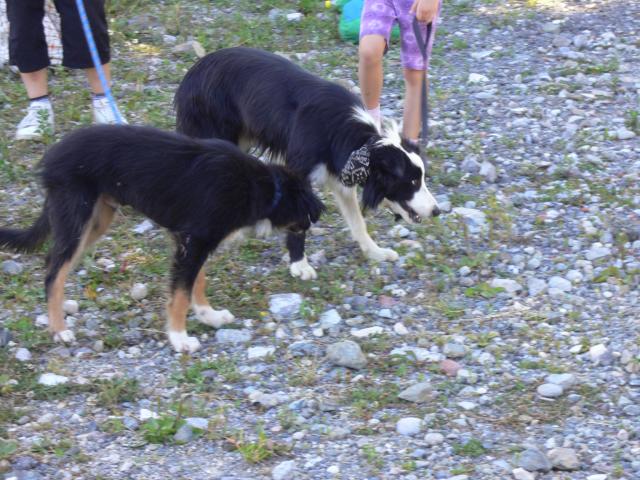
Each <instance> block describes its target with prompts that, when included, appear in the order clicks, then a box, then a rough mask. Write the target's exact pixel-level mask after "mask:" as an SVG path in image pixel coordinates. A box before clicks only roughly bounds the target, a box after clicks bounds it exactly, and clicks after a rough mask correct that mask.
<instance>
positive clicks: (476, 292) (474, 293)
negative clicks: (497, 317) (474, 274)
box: [464, 282, 505, 298]
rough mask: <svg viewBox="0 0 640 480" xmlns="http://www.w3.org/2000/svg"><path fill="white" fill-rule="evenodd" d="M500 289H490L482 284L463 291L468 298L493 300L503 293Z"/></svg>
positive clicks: (487, 285)
mask: <svg viewBox="0 0 640 480" xmlns="http://www.w3.org/2000/svg"><path fill="white" fill-rule="evenodd" d="M504 291H505V290H504V288H502V287H491V286H490V285H489V284H488V283H486V282H482V283H479V284H478V285H475V286H473V287H469V288H467V289H465V291H464V294H465V296H467V297H470V298H478V297H482V298H493V297H495V296H496V295H498V294H499V293H501V292H504Z"/></svg>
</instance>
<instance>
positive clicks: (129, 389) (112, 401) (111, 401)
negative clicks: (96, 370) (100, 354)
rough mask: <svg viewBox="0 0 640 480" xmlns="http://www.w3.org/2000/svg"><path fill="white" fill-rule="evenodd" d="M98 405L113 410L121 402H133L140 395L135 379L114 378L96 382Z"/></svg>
mask: <svg viewBox="0 0 640 480" xmlns="http://www.w3.org/2000/svg"><path fill="white" fill-rule="evenodd" d="M97 388H98V405H100V406H102V407H107V408H115V407H117V406H118V405H119V404H121V403H123V402H133V401H134V400H136V399H137V398H138V396H139V394H140V385H139V384H138V380H136V379H135V378H115V379H113V380H106V381H102V382H98V385H97Z"/></svg>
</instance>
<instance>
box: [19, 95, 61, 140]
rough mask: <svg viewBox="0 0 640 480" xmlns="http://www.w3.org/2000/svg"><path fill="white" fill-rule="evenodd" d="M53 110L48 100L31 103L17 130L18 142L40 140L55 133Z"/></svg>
mask: <svg viewBox="0 0 640 480" xmlns="http://www.w3.org/2000/svg"><path fill="white" fill-rule="evenodd" d="M53 127H54V123H53V108H52V107H51V102H50V101H49V99H48V98H45V99H41V100H34V101H31V103H30V104H29V108H28V109H27V114H26V115H25V116H24V118H23V119H22V120H20V123H19V124H18V127H17V128H16V140H40V139H41V138H42V136H43V135H44V134H45V133H53Z"/></svg>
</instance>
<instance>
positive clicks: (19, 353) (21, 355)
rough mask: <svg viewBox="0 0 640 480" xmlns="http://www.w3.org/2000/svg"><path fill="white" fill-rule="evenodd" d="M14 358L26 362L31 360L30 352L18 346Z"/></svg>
mask: <svg viewBox="0 0 640 480" xmlns="http://www.w3.org/2000/svg"><path fill="white" fill-rule="evenodd" d="M16 360H18V361H20V362H28V361H29V360H31V352H30V351H29V350H27V349H26V348H19V349H18V350H16Z"/></svg>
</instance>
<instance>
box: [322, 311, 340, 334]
mask: <svg viewBox="0 0 640 480" xmlns="http://www.w3.org/2000/svg"><path fill="white" fill-rule="evenodd" d="M340 323H342V317H341V316H340V314H339V313H338V311H337V310H336V309H335V308H332V309H331V310H327V311H326V312H324V313H323V314H322V315H320V326H321V327H322V328H324V329H329V328H331V327H335V326H336V325H340Z"/></svg>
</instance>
